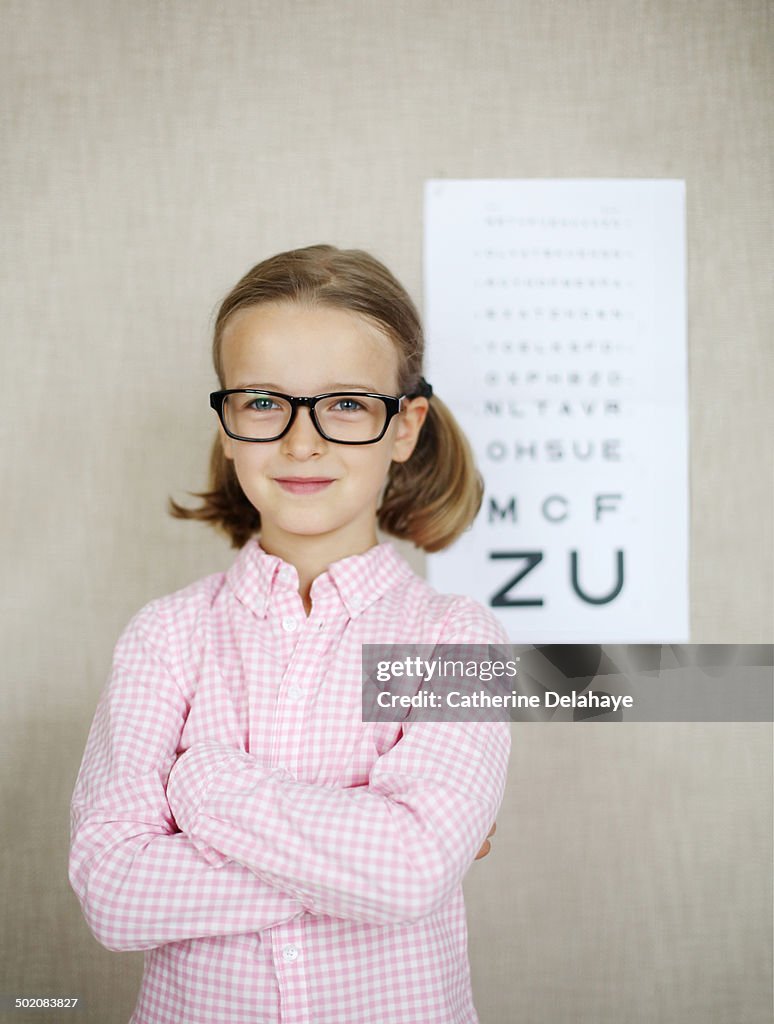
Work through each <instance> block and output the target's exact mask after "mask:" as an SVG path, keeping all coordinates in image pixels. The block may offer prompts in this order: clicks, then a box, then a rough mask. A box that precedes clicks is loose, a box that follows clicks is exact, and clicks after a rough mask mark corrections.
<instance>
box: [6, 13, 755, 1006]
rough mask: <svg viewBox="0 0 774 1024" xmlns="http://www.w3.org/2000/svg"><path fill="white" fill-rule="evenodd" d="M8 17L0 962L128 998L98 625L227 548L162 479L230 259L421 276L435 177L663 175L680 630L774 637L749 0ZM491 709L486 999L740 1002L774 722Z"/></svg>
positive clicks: (103, 997)
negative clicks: (681, 384) (683, 346)
mask: <svg viewBox="0 0 774 1024" xmlns="http://www.w3.org/2000/svg"><path fill="white" fill-rule="evenodd" d="M0 12H1V13H2V20H3V24H4V29H5V30H4V32H3V33H2V40H1V41H0V47H2V51H1V53H2V59H0V95H1V96H2V101H1V102H2V111H3V116H2V138H1V139H0V166H2V189H1V196H2V207H0V212H1V213H2V224H3V231H2V236H1V238H2V241H1V242H0V244H2V303H0V316H1V317H2V330H3V339H2V372H1V373H0V388H2V410H3V477H2V479H3V484H4V487H3V500H2V525H3V529H2V531H0V538H1V539H0V544H2V566H3V582H4V585H3V588H2V615H1V616H0V622H1V626H2V631H3V648H2V651H3V661H2V665H3V683H2V689H1V691H0V692H1V693H2V699H3V704H2V715H3V719H2V723H3V733H4V742H3V747H2V755H1V760H0V768H1V769H2V795H3V868H4V878H3V889H2V891H3V894H4V898H3V904H4V916H5V920H4V921H3V927H2V929H0V936H2V938H0V943H1V944H2V948H0V963H1V964H2V967H1V968H0V969H1V970H2V976H1V977H0V993H4V994H6V995H25V996H32V995H60V996H65V995H72V996H78V997H79V998H80V1005H79V1008H78V1010H76V1011H70V1013H71V1014H72V1017H71V1018H70V1017H69V1016H68V1018H67V1019H68V1020H69V1019H72V1020H73V1021H76V1020H77V1021H82V1022H87V1021H88V1022H105V1021H125V1020H127V1019H128V1017H129V1015H130V1013H131V1010H132V1007H133V1005H134V1001H135V997H136V993H137V988H138V984H139V979H140V975H141V970H142V958H141V954H134V953H131V954H113V953H110V952H108V951H106V950H104V949H102V947H100V946H99V945H98V944H97V943H96V941H95V940H94V939H93V938H92V937H91V935H90V933H89V932H88V929H87V927H86V925H85V922H84V921H83V919H82V917H81V913H80V909H79V907H78V905H77V901H76V899H75V896H74V894H73V893H72V892H71V891H70V889H69V886H68V883H67V849H68V826H69V799H70V795H71V792H72V787H73V784H74V781H75V776H76V772H77V769H78V765H79V763H80V758H81V755H82V753H83V747H84V744H85V740H86V734H87V731H88V727H89V724H90V721H91V717H92V715H93V713H94V709H95V707H96V702H97V699H98V696H99V693H100V691H101V688H102V686H103V684H104V682H105V679H106V678H107V673H108V670H109V665H110V657H111V653H112V649H113V645H114V644H115V641H116V639H117V637H118V635H119V633H120V631H121V629H122V628H123V626H124V625H125V624H126V623H127V622H128V620H129V618H130V617H131V615H132V614H133V613H134V612H135V611H136V610H137V609H138V608H139V607H141V606H142V605H143V604H145V603H146V602H147V601H148V600H150V599H151V598H152V597H155V596H158V595H160V594H164V593H169V592H170V591H172V590H174V589H177V588H178V587H181V586H183V585H185V584H186V583H189V582H191V581H192V580H194V579H197V578H199V577H200V576H203V575H205V574H206V573H209V572H214V571H217V570H220V569H223V568H225V567H226V566H228V565H229V564H230V563H231V561H232V559H233V557H234V554H235V553H234V552H233V551H231V550H230V549H229V548H228V547H227V545H226V543H225V541H223V540H222V539H221V538H219V537H218V536H217V535H215V534H214V533H210V532H209V531H207V529H206V528H204V527H203V526H200V525H198V524H193V523H180V522H176V521H174V520H172V519H171V518H169V517H168V516H167V515H166V512H165V502H166V498H167V495H170V494H171V495H173V496H174V497H176V498H177V499H178V500H185V498H186V492H187V491H189V490H197V489H201V488H202V487H203V486H204V484H205V481H206V466H207V457H208V453H209V448H210V444H211V441H212V438H213V436H214V431H215V419H214V414H213V413H212V412H211V410H210V409H209V408H208V405H207V394H208V392H209V391H210V390H211V389H212V387H213V386H214V384H215V378H214V375H213V373H212V370H211V366H210V331H211V326H212V320H213V317H214V313H215V311H216V309H217V305H218V303H219V301H220V299H221V298H222V297H223V295H224V294H225V293H226V292H227V291H228V289H229V288H230V287H231V286H232V285H233V284H234V283H235V282H236V280H237V279H238V278H239V277H240V276H241V275H242V273H244V271H246V270H247V269H248V268H249V267H250V266H252V265H253V264H254V263H256V262H258V260H260V259H263V258H265V257H266V256H269V255H271V254H273V253H275V252H278V251H280V250H284V249H288V248H292V247H295V246H303V245H309V244H313V243H316V242H332V243H334V244H336V245H341V246H344V247H361V248H365V249H367V250H369V251H371V252H373V253H374V255H376V256H377V257H379V258H380V259H382V260H383V261H384V262H385V263H386V264H387V265H388V266H389V267H390V268H391V269H392V270H393V271H394V272H395V274H396V275H397V276H398V277H399V278H400V279H401V280H402V281H403V282H404V284H405V285H406V286H407V287H408V289H409V291H410V292H411V294H412V295H413V297H414V298H415V299H416V301H417V302H418V303H419V305H420V308H421V297H422V293H421V286H422V282H421V237H422V236H421V231H422V220H421V215H422V184H423V181H424V180H425V179H427V178H443V177H450V178H475V177H483V178H498V177H503V178H508V177H560V178H561V177H580V178H583V177H624V178H625V177H636V178H646V177H672V178H684V179H685V180H686V182H687V205H688V215H687V224H688V310H689V343H690V353H689V360H690V362H689V373H690V385H689V387H690V431H691V509H692V512H691V604H692V618H691V630H692V639H693V640H694V641H701V642H709V643H715V642H729V643H740V642H764V641H765V642H768V641H771V639H772V635H771V634H772V629H771V623H772V537H771V526H770V524H771V521H772V473H771V455H772V451H771V437H772V407H771V401H770V396H771V394H772V393H774V379H773V377H774V374H773V373H772V353H771V349H770V346H771V342H770V329H769V325H770V323H771V322H772V315H773V314H774V309H773V308H772V306H773V305H774V302H773V300H772V293H771V290H770V284H771V270H772V262H771V243H772V232H771V207H772V202H771V200H772V195H771V182H772V180H773V178H772V161H771V154H772V146H771V96H772V94H774V88H773V87H774V82H773V81H772V78H774V76H773V75H772V61H771V54H772V44H773V43H774V39H773V38H772V36H773V35H774V33H772V6H771V4H769V3H766V2H762V0H751V2H744V0H739V2H732V0H728V2H719V0H704V2H702V3H698V4H697V3H695V2H692V0H674V2H669V0H650V2H646V0H640V2H633V0H615V2H613V0H585V2H577V0H576V2H571V0H549V2H546V0H543V2H511V3H505V2H502V0H491V2H488V3H486V4H477V3H473V2H469V3H460V2H454V0H452V2H440V0H412V2H410V3H409V2H407V0H397V2H396V3H394V4H382V3H375V2H368V0H366V2H363V0H340V2H338V3H333V2H331V0H315V2H297V0H290V2H287V3H284V4H275V3H271V4H270V3H267V2H263V0H224V2H223V3H220V4H218V5H213V4H211V3H209V2H204V0H186V2H183V0H177V2H170V0H168V2H151V0H136V2H135V3H133V4H131V5H127V4H124V3H118V2H117V0H76V2H73V3H69V4H61V3H58V2H55V0H23V2H22V0H3V2H2V3H0ZM664 500H665V501H668V500H669V496H668V495H665V496H664ZM400 550H401V551H402V553H404V554H405V555H406V556H407V557H408V558H409V559H410V561H411V562H412V564H413V565H414V567H415V568H416V569H417V571H419V572H423V571H424V559H423V557H422V555H421V554H420V553H419V552H416V551H414V550H412V549H411V548H410V547H408V546H407V545H401V546H400ZM525 639H528V638H525ZM513 729H514V733H513V754H512V759H511V773H510V778H509V783H508V789H507V791H506V796H505V802H504V805H503V808H502V811H501V814H500V816H499V819H498V823H497V834H496V837H495V839H494V843H493V851H492V853H491V854H490V855H489V856H488V857H486V858H485V859H484V860H482V861H478V862H476V863H475V864H474V865H473V867H472V868H471V871H470V873H469V875H468V877H467V879H466V883H465V890H466V895H467V900H468V920H469V931H470V939H469V942H470V957H471V964H472V969H473V981H474V993H475V997H476V1002H477V1006H478V1010H479V1014H480V1017H481V1021H482V1024H501V1022H511V1021H513V1022H536V1021H541V1022H543V1021H550V1022H552V1024H562V1022H565V1021H566V1022H570V1021H572V1022H574V1024H576V1022H583V1021H587V1022H594V1024H621V1022H640V1021H642V1022H648V1024H651V1022H652V1021H654V1020H658V1021H660V1022H675V1024H677V1022H682V1021H685V1020H689V1019H691V1020H702V1021H704V1022H705V1024H716V1022H717V1024H721V1022H731V1021H733V1022H734V1024H741V1022H744V1024H757V1022H763V1021H768V1020H769V1013H770V994H771V920H770V916H771V914H770V908H771V830H772V819H771V773H772V757H771V738H772V737H771V726H770V725H766V724H734V725H730V724H719V725H718V724H714V725H709V724H628V725H625V726H604V725H601V724H598V725H593V724H588V725H583V726H580V725H543V726H541V725H530V726H521V725H519V726H514V727H513ZM54 1018H56V1019H64V1011H62V1012H57V1013H49V1014H45V1013H42V1012H41V1011H36V1012H35V1013H31V1014H29V1015H27V1017H25V1014H24V1013H14V1014H13V1019H14V1020H15V1021H23V1020H25V1019H29V1020H35V1021H40V1020H43V1019H54ZM347 1024H355V1022H347Z"/></svg>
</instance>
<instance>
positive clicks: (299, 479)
mask: <svg viewBox="0 0 774 1024" xmlns="http://www.w3.org/2000/svg"><path fill="white" fill-rule="evenodd" d="M274 482H275V484H277V485H278V486H280V487H281V488H282V489H283V491H287V492H288V493H289V494H316V493H317V492H318V491H324V490H325V488H326V487H328V486H330V484H332V483H334V481H333V480H332V479H331V478H330V477H321V476H285V477H279V476H278V477H275V478H274Z"/></svg>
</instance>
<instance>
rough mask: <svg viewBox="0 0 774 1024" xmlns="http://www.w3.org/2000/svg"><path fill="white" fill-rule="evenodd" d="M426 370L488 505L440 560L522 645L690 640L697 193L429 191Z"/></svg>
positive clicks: (565, 184)
mask: <svg viewBox="0 0 774 1024" xmlns="http://www.w3.org/2000/svg"><path fill="white" fill-rule="evenodd" d="M424 245H425V248H424V274H425V284H424V290H425V307H424V320H425V327H426V331H427V364H426V369H427V372H426V377H427V379H428V380H429V381H430V382H431V383H432V385H433V388H434V389H435V391H436V393H437V394H438V396H439V397H440V398H442V399H443V401H444V402H446V404H447V405H449V406H450V408H451V409H452V411H453V412H454V414H455V416H456V417H457V419H458V421H459V422H460V424H461V426H462V428H463V429H464V430H465V432H466V434H467V436H468V438H469V439H470V441H471V444H472V447H473V450H474V454H475V457H476V462H477V464H478V467H479V469H480V471H481V474H482V476H483V477H484V482H485V488H486V490H485V494H484V500H483V503H482V507H481V511H480V513H479V516H478V518H477V520H476V522H475V523H474V524H473V526H472V527H471V528H470V529H469V530H468V531H466V532H465V533H464V534H463V535H462V537H461V538H460V539H459V540H458V541H457V542H456V543H455V544H454V545H453V546H452V548H451V549H450V550H447V551H445V552H440V553H438V554H435V555H430V556H428V576H429V580H430V583H431V584H432V585H433V586H435V587H436V588H437V589H439V590H440V591H442V592H446V593H466V594H470V595H472V596H473V597H475V598H477V599H478V600H479V601H481V602H482V603H483V604H485V605H487V606H488V607H490V608H491V609H492V611H493V612H494V613H495V614H496V615H497V616H498V617H499V618H500V619H501V621H502V623H503V625H504V626H505V628H506V629H507V631H508V635H509V638H510V639H511V640H512V641H514V642H528V643H573V642H577V643H684V642H687V641H688V640H689V636H688V633H689V626H688V622H689V618H688V450H687V444H688V441H687V379H686V378H687V374H686V338H685V330H686V328H685V186H684V183H683V182H682V181H668V180H656V181H648V180H623V181H618V180H580V181H573V180H537V179H536V180H499V179H493V180H479V181H476V180H471V181H454V180H431V181H427V182H426V183H425V234H424Z"/></svg>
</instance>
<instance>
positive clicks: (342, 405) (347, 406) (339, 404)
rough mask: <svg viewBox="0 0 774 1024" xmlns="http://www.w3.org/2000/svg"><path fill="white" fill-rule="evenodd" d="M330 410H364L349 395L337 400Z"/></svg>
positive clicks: (361, 404) (362, 406)
mask: <svg viewBox="0 0 774 1024" xmlns="http://www.w3.org/2000/svg"><path fill="white" fill-rule="evenodd" d="M330 408H331V412H361V411H362V410H363V409H365V405H364V404H363V403H362V402H359V401H358V400H357V399H356V398H353V397H352V396H351V395H347V396H346V397H343V398H339V399H337V400H336V401H335V402H334V403H333V405H331V407H330Z"/></svg>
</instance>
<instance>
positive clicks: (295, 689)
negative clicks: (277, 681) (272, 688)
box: [287, 686, 304, 700]
mask: <svg viewBox="0 0 774 1024" xmlns="http://www.w3.org/2000/svg"><path fill="white" fill-rule="evenodd" d="M303 695H304V691H303V690H302V689H301V687H300V686H289V687H288V692H287V697H288V700H300V698H301V697H303Z"/></svg>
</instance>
